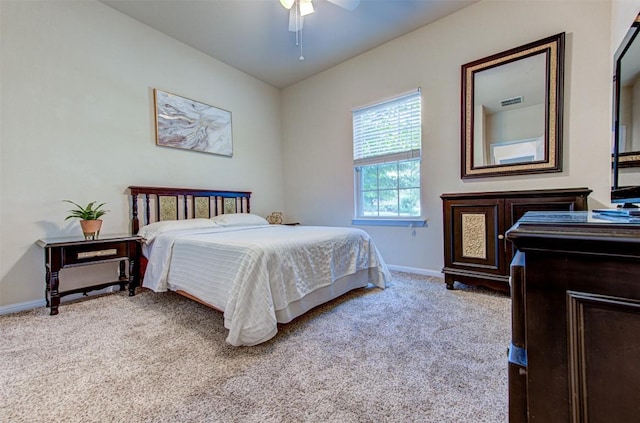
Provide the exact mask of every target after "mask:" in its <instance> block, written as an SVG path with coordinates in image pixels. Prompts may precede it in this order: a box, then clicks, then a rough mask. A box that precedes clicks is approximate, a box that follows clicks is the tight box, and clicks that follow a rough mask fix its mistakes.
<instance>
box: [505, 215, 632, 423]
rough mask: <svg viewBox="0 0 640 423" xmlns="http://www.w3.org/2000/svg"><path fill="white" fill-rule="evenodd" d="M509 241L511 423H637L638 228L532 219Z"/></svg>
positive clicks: (598, 220)
mask: <svg viewBox="0 0 640 423" xmlns="http://www.w3.org/2000/svg"><path fill="white" fill-rule="evenodd" d="M507 238H508V239H509V240H510V241H511V242H513V244H514V245H515V246H516V247H517V250H518V253H517V254H516V256H515V257H514V260H513V263H512V269H511V273H512V280H511V285H512V287H511V296H512V307H513V310H512V342H511V346H510V348H509V421H510V422H542V423H555V422H563V423H564V422H589V423H614V422H615V423H625V422H638V421H640V360H639V359H640V220H637V219H625V218H604V217H601V216H600V215H598V214H596V213H591V212H576V213H536V212H534V213H527V214H526V215H525V216H524V217H523V218H522V219H520V221H519V222H518V224H517V225H516V226H514V227H513V228H511V229H510V230H509V231H508V232H507Z"/></svg>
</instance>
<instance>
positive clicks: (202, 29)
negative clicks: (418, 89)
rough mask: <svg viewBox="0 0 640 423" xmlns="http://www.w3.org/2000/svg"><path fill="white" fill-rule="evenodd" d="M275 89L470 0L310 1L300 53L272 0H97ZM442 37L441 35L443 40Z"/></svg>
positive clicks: (283, 12)
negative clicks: (350, 6)
mask: <svg viewBox="0 0 640 423" xmlns="http://www.w3.org/2000/svg"><path fill="white" fill-rule="evenodd" d="M100 1H101V2H102V3H104V4H106V5H108V6H110V7H112V8H114V9H116V10H118V11H120V12H122V13H124V14H126V15H128V16H130V17H132V18H134V19H136V20H138V21H140V22H142V23H145V24H147V25H149V26H151V27H153V28H155V29H157V30H158V31H161V32H163V33H165V34H167V35H169V36H171V37H173V38H175V39H177V40H179V41H181V42H183V43H185V44H187V45H189V46H191V47H193V48H195V49H197V50H199V51H201V52H203V53H205V54H208V55H210V56H212V57H214V58H216V59H218V60H220V61H222V62H224V63H226V64H228V65H230V66H233V67H234V68H236V69H239V70H241V71H243V72H245V73H247V74H249V75H252V76H253V77H255V78H258V79H260V80H262V81H264V82H266V83H268V84H270V85H273V86H274V87H277V88H284V87H287V86H289V85H291V84H293V83H296V82H298V81H301V80H303V79H306V78H308V77H310V76H312V75H315V74H317V73H318V72H321V71H323V70H326V69H328V68H330V67H332V66H335V65H337V64H339V63H341V62H344V61H345V60H348V59H350V58H352V57H355V56H357V55H359V54H361V53H364V52H365V51H367V50H370V49H372V48H374V47H377V46H379V45H381V44H384V43H386V42H387V41H390V40H392V39H394V38H397V37H399V36H401V35H404V34H406V33H408V32H411V31H413V30H415V29H417V28H419V27H421V26H424V25H426V24H429V23H431V22H434V21H436V20H438V19H440V18H442V17H444V16H446V15H448V14H451V13H453V12H456V11H457V10H460V9H462V8H464V7H466V6H469V5H470V4H472V3H474V2H476V1H477V0H362V1H361V2H360V5H359V6H358V7H357V8H356V9H355V10H353V11H348V10H345V9H342V8H340V7H338V6H336V5H335V4H333V3H330V2H328V1H327V0H313V5H314V8H315V13H313V14H312V15H309V16H306V17H305V21H304V29H303V30H302V55H303V56H304V61H301V60H299V59H298V58H299V56H300V47H298V46H296V36H295V33H293V32H289V31H288V22H289V11H288V10H286V9H284V8H283V7H282V6H281V5H280V2H279V0H100ZM442 41H443V42H445V41H446V40H442Z"/></svg>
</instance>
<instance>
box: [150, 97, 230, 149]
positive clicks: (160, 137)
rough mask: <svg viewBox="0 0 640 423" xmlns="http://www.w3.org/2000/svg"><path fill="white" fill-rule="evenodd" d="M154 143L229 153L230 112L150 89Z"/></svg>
mask: <svg viewBox="0 0 640 423" xmlns="http://www.w3.org/2000/svg"><path fill="white" fill-rule="evenodd" d="M153 96H154V100H155V112H156V144H157V145H159V146H163V147H174V148H182V149H185V150H193V151H200V152H203V153H211V154H218V155H221V156H228V157H231V156H232V155H233V136H232V131H231V112H229V111H227V110H223V109H219V108H217V107H213V106H210V105H208V104H204V103H200V102H198V101H195V100H191V99H188V98H185V97H180V96H178V95H175V94H171V93H168V92H165V91H160V90H158V89H154V90H153Z"/></svg>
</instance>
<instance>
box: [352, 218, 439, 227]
mask: <svg viewBox="0 0 640 423" xmlns="http://www.w3.org/2000/svg"><path fill="white" fill-rule="evenodd" d="M351 224H352V225H364V226H408V227H423V226H427V219H425V218H420V219H418V218H409V219H366V218H357V219H353V220H352V221H351Z"/></svg>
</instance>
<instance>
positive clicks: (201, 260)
mask: <svg viewBox="0 0 640 423" xmlns="http://www.w3.org/2000/svg"><path fill="white" fill-rule="evenodd" d="M145 247H146V248H145V249H144V252H145V255H146V256H147V257H148V259H149V264H148V266H147V269H146V272H145V277H144V286H145V287H148V288H151V289H153V290H154V291H158V292H161V291H166V290H167V289H171V290H183V291H185V292H187V293H189V294H191V295H194V296H196V297H197V298H199V299H201V300H203V301H205V302H207V303H209V304H211V305H213V306H214V307H217V308H219V309H221V310H224V324H225V327H226V328H227V329H229V336H228V337H227V342H229V343H230V344H232V345H255V344H259V343H261V342H264V341H266V340H268V339H270V338H272V337H273V336H275V334H276V333H277V320H276V310H282V309H284V308H286V307H287V305H288V304H290V303H291V302H293V301H297V300H299V299H301V298H302V297H304V296H305V295H307V294H308V293H310V292H312V291H314V290H316V289H318V288H322V287H325V286H327V285H330V284H332V283H333V282H335V281H336V280H337V279H340V278H342V277H344V276H348V275H352V274H355V273H356V272H358V271H361V270H366V269H369V273H370V274H374V275H375V277H372V278H371V280H370V281H371V282H372V283H374V284H375V285H376V286H378V287H380V288H384V287H385V283H386V281H388V280H389V279H390V278H391V275H390V273H389V270H388V268H387V266H386V264H385V263H384V260H383V259H382V257H381V256H380V254H379V253H378V251H377V249H376V247H375V245H374V244H373V241H372V240H371V239H370V238H369V235H368V234H367V233H366V232H364V231H362V230H360V229H354V228H334V227H319V226H281V225H267V226H256V227H231V228H211V229H202V230H197V231H196V230H189V231H176V232H170V233H165V234H161V235H159V236H158V237H157V238H156V239H155V240H154V241H153V243H152V244H151V245H150V246H145ZM149 247H150V248H149Z"/></svg>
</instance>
